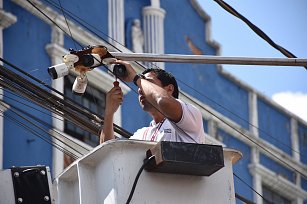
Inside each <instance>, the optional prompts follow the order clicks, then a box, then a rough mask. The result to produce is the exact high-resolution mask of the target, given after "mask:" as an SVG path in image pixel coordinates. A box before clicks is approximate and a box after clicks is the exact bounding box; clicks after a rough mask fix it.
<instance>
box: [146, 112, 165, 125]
mask: <svg viewBox="0 0 307 204" xmlns="http://www.w3.org/2000/svg"><path fill="white" fill-rule="evenodd" d="M149 114H150V115H151V117H152V118H153V120H154V121H155V123H159V122H161V121H162V120H163V119H164V118H165V116H164V115H162V114H161V113H160V112H159V111H155V112H151V113H149Z"/></svg>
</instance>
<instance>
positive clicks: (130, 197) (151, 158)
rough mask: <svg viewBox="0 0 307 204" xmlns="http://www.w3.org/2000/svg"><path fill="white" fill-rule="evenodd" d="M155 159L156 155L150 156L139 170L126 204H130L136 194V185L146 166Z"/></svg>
mask: <svg viewBox="0 0 307 204" xmlns="http://www.w3.org/2000/svg"><path fill="white" fill-rule="evenodd" d="M154 158H155V155H152V156H150V157H149V158H148V159H146V160H145V161H144V163H143V165H142V166H141V168H140V169H139V171H138V173H137V175H136V177H135V179H134V182H133V185H132V188H131V192H130V194H129V197H128V199H127V202H126V204H129V203H130V201H131V199H132V196H133V193H134V190H135V187H136V184H137V182H138V180H139V177H140V175H141V173H142V172H143V170H144V168H145V166H146V165H147V164H148V163H149V162H150V161H151V160H153V159H154Z"/></svg>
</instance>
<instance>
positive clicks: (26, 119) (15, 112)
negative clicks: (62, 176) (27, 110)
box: [0, 101, 84, 155]
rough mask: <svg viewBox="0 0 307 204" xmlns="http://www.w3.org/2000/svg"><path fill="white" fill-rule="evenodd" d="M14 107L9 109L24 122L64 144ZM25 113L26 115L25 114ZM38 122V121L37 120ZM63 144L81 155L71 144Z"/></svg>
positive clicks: (33, 118)
mask: <svg viewBox="0 0 307 204" xmlns="http://www.w3.org/2000/svg"><path fill="white" fill-rule="evenodd" d="M0 104H3V102H1V101H0ZM14 109H16V108H15V107H13V106H12V107H11V108H10V111H12V112H13V113H14V114H16V115H17V116H19V117H20V118H21V119H23V120H25V121H26V122H28V123H30V124H31V125H33V126H34V127H35V128H37V129H38V130H41V131H42V132H44V133H45V134H47V135H49V136H51V137H52V138H54V139H56V140H57V141H59V142H61V143H63V144H64V142H63V141H61V140H59V139H58V138H56V137H54V136H53V135H51V134H50V133H49V132H48V131H47V130H45V129H43V128H42V127H41V126H39V125H37V124H35V123H34V122H32V121H31V120H30V119H28V118H26V117H25V116H22V115H21V114H20V113H18V112H17V111H16V110H18V109H16V110H14ZM21 113H23V112H21ZM23 114H24V113H23ZM25 115H27V114H25ZM31 119H32V120H35V119H36V118H35V117H31ZM38 122H39V121H38ZM65 145H67V146H68V147H70V148H71V149H72V150H74V151H76V152H77V153H79V154H80V155H82V153H81V152H79V151H78V150H77V149H75V148H74V147H72V146H70V145H68V144H65ZM83 148H84V147H83Z"/></svg>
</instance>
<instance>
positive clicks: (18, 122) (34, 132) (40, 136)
mask: <svg viewBox="0 0 307 204" xmlns="http://www.w3.org/2000/svg"><path fill="white" fill-rule="evenodd" d="M0 112H1V113H2V114H0V116H1V117H3V118H4V117H6V118H8V119H9V120H11V121H13V122H15V123H16V124H18V125H19V126H21V127H23V128H25V129H26V130H28V131H29V132H30V133H32V134H33V135H34V136H37V137H39V138H41V139H42V140H44V141H45V142H47V143H48V144H50V145H51V146H53V147H55V148H57V149H58V150H59V151H61V152H63V153H64V154H66V155H68V156H71V157H72V158H74V159H78V156H76V155H74V154H73V153H72V152H69V151H67V150H65V149H64V148H63V147H61V146H59V145H58V144H55V143H53V142H52V141H50V140H48V139H46V138H45V137H44V136H43V135H41V134H40V133H38V132H37V131H35V130H34V129H33V128H30V127H29V126H28V125H26V123H22V122H20V121H18V120H17V119H16V118H14V117H12V116H10V115H8V114H6V115H5V116H4V115H3V112H2V111H0Z"/></svg>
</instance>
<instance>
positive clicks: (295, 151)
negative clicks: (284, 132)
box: [291, 118, 300, 162]
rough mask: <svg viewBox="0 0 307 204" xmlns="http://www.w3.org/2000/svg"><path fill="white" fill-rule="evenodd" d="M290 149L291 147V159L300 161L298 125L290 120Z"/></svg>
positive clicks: (295, 121) (292, 119) (293, 120)
mask: <svg viewBox="0 0 307 204" xmlns="http://www.w3.org/2000/svg"><path fill="white" fill-rule="evenodd" d="M291 143H292V145H291V147H292V157H293V159H295V160H296V161H298V162H299V161H300V153H299V151H300V149H299V138H298V125H297V120H295V119H294V118H291Z"/></svg>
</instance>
